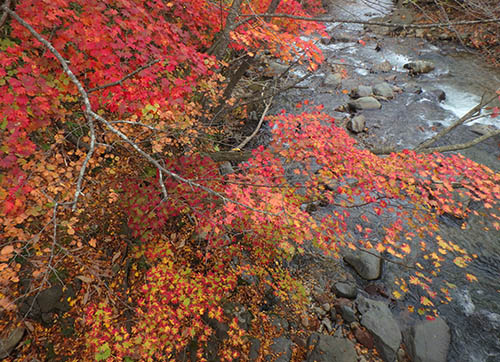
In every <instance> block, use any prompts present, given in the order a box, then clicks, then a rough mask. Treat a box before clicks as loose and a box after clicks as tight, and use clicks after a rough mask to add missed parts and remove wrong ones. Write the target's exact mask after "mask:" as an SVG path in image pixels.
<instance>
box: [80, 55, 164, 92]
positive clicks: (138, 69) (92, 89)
mask: <svg viewBox="0 0 500 362" xmlns="http://www.w3.org/2000/svg"><path fill="white" fill-rule="evenodd" d="M159 61H160V59H155V60H152V61H150V62H149V63H148V64H146V65H143V66H142V67H140V68H137V69H136V70H134V71H133V72H132V73H129V74H127V75H126V76H124V77H123V78H122V79H120V80H117V81H115V82H111V83H108V84H105V85H100V86H98V87H95V88H90V89H89V90H88V91H87V93H89V94H90V93H92V92H96V91H98V90H102V89H105V88H109V87H113V86H115V85H121V84H122V83H123V82H124V81H126V80H127V79H129V78H132V77H133V76H134V75H136V74H137V73H139V72H142V71H143V70H144V69H147V68H149V67H151V66H153V65H155V64H156V63H158V62H159Z"/></svg>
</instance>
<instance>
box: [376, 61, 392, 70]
mask: <svg viewBox="0 0 500 362" xmlns="http://www.w3.org/2000/svg"><path fill="white" fill-rule="evenodd" d="M391 70H392V64H391V63H390V62H389V61H387V60H384V61H383V62H382V63H378V64H375V65H374V66H373V68H372V71H374V72H376V73H379V72H380V73H388V72H390V71H391Z"/></svg>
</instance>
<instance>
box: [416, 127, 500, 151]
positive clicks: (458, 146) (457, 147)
mask: <svg viewBox="0 0 500 362" xmlns="http://www.w3.org/2000/svg"><path fill="white" fill-rule="evenodd" d="M496 135H500V129H497V130H495V131H491V132H488V133H486V134H484V135H482V136H481V137H477V138H474V139H473V140H472V141H469V142H465V143H458V144H454V145H447V146H440V147H434V148H425V149H423V150H422V151H421V152H423V153H433V152H450V151H458V150H464V149H466V148H469V147H472V146H474V145H477V144H478V143H481V142H483V141H485V140H487V139H488V138H491V137H494V136H496Z"/></svg>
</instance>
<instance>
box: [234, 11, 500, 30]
mask: <svg viewBox="0 0 500 362" xmlns="http://www.w3.org/2000/svg"><path fill="white" fill-rule="evenodd" d="M241 16H242V17H246V19H244V20H242V21H240V22H239V23H237V24H236V26H235V28H236V27H238V26H240V25H243V24H244V23H246V22H248V21H249V20H251V19H255V18H282V19H283V18H284V19H294V20H301V21H317V22H323V23H343V24H361V25H378V26H387V27H390V28H407V29H411V28H412V29H428V28H444V27H451V26H455V25H473V24H489V23H500V19H499V18H494V19H481V20H464V21H454V22H449V23H432V24H404V23H389V22H381V21H369V20H366V21H364V20H351V19H338V18H332V17H328V18H327V17H324V18H322V17H317V18H316V17H313V18H311V17H307V16H298V15H289V14H248V15H245V14H242V15H241Z"/></svg>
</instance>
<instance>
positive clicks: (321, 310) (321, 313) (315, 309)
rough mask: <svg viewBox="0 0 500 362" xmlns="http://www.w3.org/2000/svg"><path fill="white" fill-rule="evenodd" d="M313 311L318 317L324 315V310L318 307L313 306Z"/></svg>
mask: <svg viewBox="0 0 500 362" xmlns="http://www.w3.org/2000/svg"><path fill="white" fill-rule="evenodd" d="M313 311H314V313H316V314H317V315H318V316H319V317H324V316H325V315H326V311H325V310H324V309H323V308H320V307H314V308H313Z"/></svg>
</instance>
